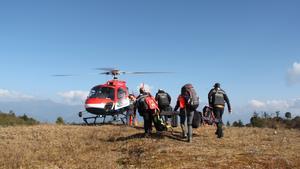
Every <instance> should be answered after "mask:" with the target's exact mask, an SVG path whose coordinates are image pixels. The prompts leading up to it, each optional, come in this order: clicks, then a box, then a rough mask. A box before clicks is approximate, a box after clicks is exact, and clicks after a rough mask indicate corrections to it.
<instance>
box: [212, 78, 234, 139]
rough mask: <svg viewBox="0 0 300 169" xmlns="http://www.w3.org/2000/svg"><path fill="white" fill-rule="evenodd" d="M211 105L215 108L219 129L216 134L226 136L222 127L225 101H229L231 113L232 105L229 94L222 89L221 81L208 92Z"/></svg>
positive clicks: (220, 136)
mask: <svg viewBox="0 0 300 169" xmlns="http://www.w3.org/2000/svg"><path fill="white" fill-rule="evenodd" d="M208 103H209V106H210V107H212V108H213V113H214V116H215V118H216V125H217V131H216V133H215V134H216V135H217V136H218V138H222V137H223V136H224V134H223V129H222V125H223V122H222V116H223V113H224V108H225V103H227V107H228V112H229V113H231V106H230V102H229V99H228V96H227V94H226V93H225V91H224V90H223V89H221V85H220V83H215V85H214V88H213V89H211V90H210V92H209V93H208Z"/></svg>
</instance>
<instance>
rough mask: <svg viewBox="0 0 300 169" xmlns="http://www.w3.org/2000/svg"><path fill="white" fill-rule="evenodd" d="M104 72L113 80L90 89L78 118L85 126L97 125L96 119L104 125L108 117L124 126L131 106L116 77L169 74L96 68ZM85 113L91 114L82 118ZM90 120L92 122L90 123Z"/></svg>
mask: <svg viewBox="0 0 300 169" xmlns="http://www.w3.org/2000/svg"><path fill="white" fill-rule="evenodd" d="M97 70H102V71H104V72H102V73H99V74H102V75H110V76H112V77H113V78H112V79H111V80H108V81H107V82H106V83H104V84H100V85H96V86H94V87H92V89H91V90H90V93H89V95H88V97H87V98H86V100H85V104H84V107H85V111H80V112H79V113H78V116H79V117H80V118H82V119H83V121H84V122H85V123H86V124H97V119H103V121H102V124H104V123H106V118H107V117H108V116H111V117H112V120H111V122H118V121H122V123H123V124H125V121H126V120H125V119H126V118H127V117H126V112H127V111H128V109H129V107H130V106H132V104H133V103H132V102H130V100H129V89H128V87H127V84H126V82H125V81H123V80H119V79H118V76H120V75H125V74H136V75H142V74H158V73H169V72H125V71H121V70H118V69H114V68H97ZM55 76H72V75H55ZM85 113H89V114H91V116H89V117H83V115H84V114H85ZM90 119H93V120H94V121H93V122H92V123H90Z"/></svg>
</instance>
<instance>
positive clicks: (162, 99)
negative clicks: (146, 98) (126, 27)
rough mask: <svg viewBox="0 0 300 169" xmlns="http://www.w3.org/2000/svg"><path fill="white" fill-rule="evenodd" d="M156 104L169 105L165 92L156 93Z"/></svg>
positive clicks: (160, 105)
mask: <svg viewBox="0 0 300 169" xmlns="http://www.w3.org/2000/svg"><path fill="white" fill-rule="evenodd" d="M157 95H158V99H157V102H158V105H159V107H166V106H169V105H170V102H169V98H168V94H167V93H158V94H157Z"/></svg>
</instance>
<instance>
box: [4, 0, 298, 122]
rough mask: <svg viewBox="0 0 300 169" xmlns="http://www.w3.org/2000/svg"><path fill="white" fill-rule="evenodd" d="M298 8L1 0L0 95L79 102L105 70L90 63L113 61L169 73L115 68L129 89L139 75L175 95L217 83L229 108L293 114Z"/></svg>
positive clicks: (203, 93)
mask: <svg viewBox="0 0 300 169" xmlns="http://www.w3.org/2000/svg"><path fill="white" fill-rule="evenodd" d="M299 9H300V1H298V0H280V1H279V0H251V1H241V0H228V1H222V0H219V1H217V0H216V1H204V0H203V1H198V0H194V1H193V0H190V1H183V0H181V1H178V0H164V1H161V0H152V1H140V0H127V1H124V0H119V1H118V0H111V1H100V0H95V1H93V0H85V1H83V0H34V1H33V0H27V1H15V0H9V1H4V0H3V1H1V2H0V21H1V22H0V24H1V25H0V63H1V66H0V77H1V83H0V101H2V102H3V101H7V100H18V101H20V100H28V99H43V100H45V99H50V100H55V101H61V102H63V103H65V104H69V103H70V102H72V103H78V104H79V103H80V102H79V101H80V100H82V99H83V98H85V95H86V92H87V91H89V89H90V88H91V87H92V86H94V85H96V84H100V83H103V82H105V81H106V80H108V79H109V78H110V77H105V76H100V75H99V76H98V75H92V74H93V73H98V71H96V70H94V68H97V67H116V68H120V69H122V70H128V71H171V72H175V73H174V74H169V75H146V76H122V77H121V78H122V79H124V80H127V82H128V85H129V87H130V90H131V91H133V90H134V91H136V88H137V86H138V85H139V84H140V83H141V82H144V83H147V84H149V85H150V86H152V88H153V91H154V92H156V91H157V89H158V88H163V89H165V90H166V91H168V92H169V93H170V94H171V95H172V96H173V99H174V100H175V99H176V97H177V95H178V93H179V90H180V87H181V86H182V85H183V84H185V83H188V82H190V83H192V84H194V86H195V87H196V89H197V91H198V93H199V95H200V97H201V100H202V103H203V104H205V103H206V102H207V93H208V91H209V90H210V89H211V87H212V86H213V84H214V83H215V82H220V83H221V85H222V87H223V88H224V89H225V90H226V91H227V93H228V95H229V98H230V99H231V102H232V107H233V111H235V113H236V116H241V115H243V113H245V112H252V111H254V110H257V111H275V110H280V111H282V112H285V111H293V112H295V113H298V114H299V115H300V31H299V30H300V19H299V17H300V10H299ZM52 74H78V75H81V76H78V77H68V78H67V77H65V78H54V77H51V75H52ZM0 109H1V108H0Z"/></svg>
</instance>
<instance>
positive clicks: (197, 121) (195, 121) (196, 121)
mask: <svg viewBox="0 0 300 169" xmlns="http://www.w3.org/2000/svg"><path fill="white" fill-rule="evenodd" d="M200 123H201V114H200V112H198V111H194V117H193V121H192V127H193V128H198V127H199V126H200Z"/></svg>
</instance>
